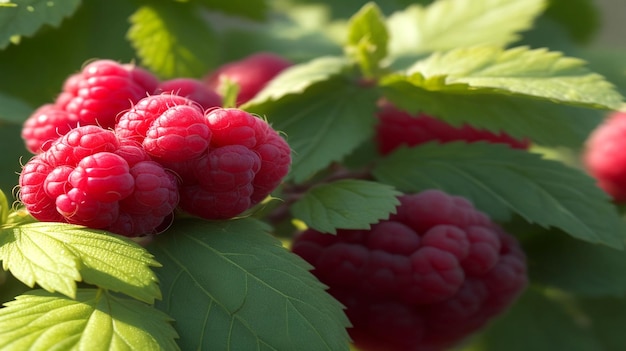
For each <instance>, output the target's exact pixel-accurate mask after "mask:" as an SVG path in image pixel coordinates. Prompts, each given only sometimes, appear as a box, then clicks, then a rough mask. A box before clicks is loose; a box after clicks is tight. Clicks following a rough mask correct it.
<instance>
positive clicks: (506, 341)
mask: <svg viewBox="0 0 626 351" xmlns="http://www.w3.org/2000/svg"><path fill="white" fill-rule="evenodd" d="M575 317H576V316H575V315H572V313H571V312H570V311H568V307H567V303H565V302H563V301H560V300H559V299H558V298H552V297H548V296H547V295H546V294H545V293H544V292H542V291H539V290H534V289H531V290H528V291H526V293H525V294H524V295H522V297H521V298H520V299H519V300H518V301H517V303H515V304H514V305H513V307H512V308H511V309H510V310H509V311H508V312H507V313H506V314H505V315H504V316H502V317H499V318H498V319H497V320H495V321H494V322H495V323H493V325H492V326H491V327H489V328H488V329H487V330H486V331H485V332H484V333H482V334H481V335H480V336H479V338H478V339H477V342H476V344H475V345H473V347H472V348H471V349H470V350H471V351H503V350H506V351H530V350H532V351H556V350H567V351H602V350H603V348H602V347H601V345H600V344H599V343H598V340H596V339H595V337H594V335H593V333H592V332H591V330H589V328H588V327H585V325H581V324H580V323H579V322H578V321H577V320H576V318H575Z"/></svg>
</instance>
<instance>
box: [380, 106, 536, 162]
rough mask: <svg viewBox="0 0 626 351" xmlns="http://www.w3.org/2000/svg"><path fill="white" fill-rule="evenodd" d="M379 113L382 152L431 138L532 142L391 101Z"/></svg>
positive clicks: (521, 144)
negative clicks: (402, 107) (453, 122)
mask: <svg viewBox="0 0 626 351" xmlns="http://www.w3.org/2000/svg"><path fill="white" fill-rule="evenodd" d="M377 117H378V120H379V123H378V124H377V125H376V141H377V146H378V150H379V151H380V153H381V154H383V155H385V154H388V153H390V152H391V151H393V150H395V149H396V148H397V147H399V146H400V145H406V146H409V147H410V146H416V145H419V144H423V143H427V142H430V141H438V142H440V143H447V142H451V141H466V142H468V143H472V142H476V141H488V142H491V143H502V144H507V145H509V146H510V147H512V148H515V149H527V148H528V147H529V145H530V144H529V141H528V140H518V139H515V138H513V137H511V136H510V135H508V134H506V133H500V134H495V133H492V132H490V131H487V130H480V129H476V128H474V127H472V126H470V125H467V124H466V125H463V126H461V127H454V126H451V125H449V124H447V123H446V122H444V121H442V120H440V119H437V118H434V117H431V116H428V115H425V114H418V115H411V114H409V113H407V112H405V111H402V110H399V109H398V108H396V107H395V106H393V105H392V104H391V103H388V102H383V103H382V104H381V107H380V109H379V111H378V114H377Z"/></svg>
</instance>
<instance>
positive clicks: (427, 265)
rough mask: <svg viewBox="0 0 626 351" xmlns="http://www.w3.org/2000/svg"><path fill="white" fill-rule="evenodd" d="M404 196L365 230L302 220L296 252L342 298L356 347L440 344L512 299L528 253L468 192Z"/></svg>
mask: <svg viewBox="0 0 626 351" xmlns="http://www.w3.org/2000/svg"><path fill="white" fill-rule="evenodd" d="M400 201H401V204H400V206H399V207H398V208H397V214H395V215H391V216H390V218H389V220H386V221H381V222H379V223H377V224H375V225H373V226H372V227H371V229H370V230H338V231H337V235H329V234H324V233H320V232H317V231H314V230H312V229H309V230H306V231H305V232H303V233H302V234H301V235H300V236H298V237H296V238H295V240H294V243H293V246H292V248H293V252H294V253H296V254H298V255H300V256H301V257H302V258H304V259H305V260H306V261H308V262H309V263H311V264H312V265H313V266H314V270H313V274H315V275H316V276H317V277H318V278H319V279H320V281H321V282H323V283H324V284H326V285H328V286H329V293H330V294H332V295H333V296H334V297H335V298H337V299H338V300H339V301H340V302H341V303H343V304H344V305H345V306H346V308H347V309H346V313H347V315H348V318H349V319H350V321H351V322H352V325H353V327H352V328H350V329H349V332H350V336H351V337H352V339H353V340H354V342H355V345H356V346H357V347H359V349H361V350H364V351H366V350H367V351H369V350H403V351H404V350H420V351H423V350H427V351H436V350H445V349H447V348H449V347H452V346H454V345H455V344H457V343H459V342H460V341H462V340H463V339H464V338H465V337H467V336H468V335H469V334H471V333H473V332H475V331H477V330H478V329H479V328H481V327H482V326H484V325H485V324H486V323H487V322H488V321H489V320H490V319H491V318H492V317H494V316H496V315H498V314H500V313H502V312H503V311H504V310H505V309H506V308H507V307H508V306H510V305H511V304H512V303H513V302H514V301H515V299H516V298H517V296H518V295H519V294H520V293H521V291H522V290H523V289H524V288H525V286H526V284H527V277H526V265H525V256H524V254H523V252H522V250H521V248H520V247H519V245H518V243H517V241H516V240H515V238H513V237H512V236H510V235H508V234H506V233H505V232H503V231H502V229H501V228H500V227H498V226H497V225H495V224H494V223H492V222H491V221H490V219H489V218H488V217H487V216H486V215H484V214H483V213H481V212H479V211H478V210H476V209H475V208H474V207H473V206H472V205H471V203H470V202H469V201H467V200H466V199H464V198H461V197H456V196H451V195H448V194H445V193H443V192H441V191H438V190H427V191H424V192H422V193H419V194H413V195H404V196H401V197H400Z"/></svg>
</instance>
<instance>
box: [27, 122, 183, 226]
mask: <svg viewBox="0 0 626 351" xmlns="http://www.w3.org/2000/svg"><path fill="white" fill-rule="evenodd" d="M19 185H20V199H21V201H22V203H23V204H24V205H25V207H26V209H27V210H28V211H29V212H30V213H31V215H32V216H33V217H34V218H36V219H38V220H40V221H53V222H67V223H73V224H79V225H85V226H88V227H91V228H98V229H106V230H109V231H112V232H115V233H118V234H122V235H126V236H140V235H146V234H154V233H156V232H158V230H159V227H160V226H161V224H162V223H164V222H166V221H167V219H168V218H169V217H170V216H171V214H172V212H173V211H174V208H175V207H176V206H177V204H178V198H179V195H178V188H177V183H176V179H175V178H174V176H173V175H172V174H170V173H169V172H167V171H166V170H165V169H164V168H163V167H162V166H161V165H159V164H158V163H156V162H154V161H151V160H150V156H149V155H148V154H147V153H146V152H145V151H144V150H143V149H142V148H141V147H139V146H137V145H136V144H131V143H127V142H120V141H119V140H118V139H117V138H116V136H115V134H114V133H113V132H112V131H110V130H106V129H103V128H101V127H97V126H93V125H87V126H82V127H77V128H75V129H73V130H71V131H70V132H69V133H67V134H65V135H64V136H63V137H61V138H59V139H57V140H56V141H54V142H53V143H52V145H51V147H50V148H49V149H48V150H47V151H45V152H43V153H41V154H39V155H37V156H36V157H34V158H32V159H31V160H30V161H28V162H27V163H26V165H25V166H24V168H23V169H22V172H21V173H20V178H19Z"/></svg>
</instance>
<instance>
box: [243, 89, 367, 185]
mask: <svg viewBox="0 0 626 351" xmlns="http://www.w3.org/2000/svg"><path fill="white" fill-rule="evenodd" d="M377 97H378V92H377V91H375V90H372V89H368V88H363V87H360V86H358V85H357V84H356V83H355V82H353V81H350V80H348V79H346V78H343V77H338V78H335V79H332V80H328V81H324V82H321V83H317V84H315V85H313V86H311V87H309V88H308V89H307V90H305V91H304V92H303V93H301V94H290V95H287V96H285V97H283V98H281V99H280V100H279V101H276V102H274V103H266V104H263V105H256V106H254V105H253V106H250V107H248V108H247V110H248V111H250V112H253V113H257V114H259V115H261V116H264V117H266V118H267V119H268V121H269V122H270V123H271V124H272V126H273V127H274V128H275V129H276V130H279V131H281V132H284V133H285V134H286V137H287V141H288V142H289V145H290V146H291V148H292V150H293V162H292V167H291V172H290V174H289V175H288V177H290V178H293V179H294V180H295V181H296V182H303V181H305V180H307V179H309V177H311V176H312V175H314V174H315V173H316V172H318V171H320V170H322V169H324V168H326V167H327V166H328V165H330V164H331V163H332V162H334V161H339V160H341V159H342V158H343V157H344V156H346V155H347V154H349V153H350V152H352V151H353V150H354V149H355V148H357V147H358V146H359V145H360V144H361V143H362V142H364V141H366V140H368V139H369V138H371V136H372V134H373V130H374V129H373V125H374V124H375V122H376V118H375V112H376V100H377ZM244 108H245V107H244Z"/></svg>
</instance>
